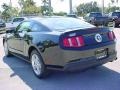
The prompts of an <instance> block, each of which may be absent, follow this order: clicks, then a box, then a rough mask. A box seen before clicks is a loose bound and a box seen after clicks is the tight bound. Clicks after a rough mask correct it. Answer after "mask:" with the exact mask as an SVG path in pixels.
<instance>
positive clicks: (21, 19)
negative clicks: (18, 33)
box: [13, 18, 24, 22]
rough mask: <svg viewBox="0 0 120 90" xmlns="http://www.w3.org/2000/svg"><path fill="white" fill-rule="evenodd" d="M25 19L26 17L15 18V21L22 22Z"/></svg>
mask: <svg viewBox="0 0 120 90" xmlns="http://www.w3.org/2000/svg"><path fill="white" fill-rule="evenodd" d="M23 20H24V18H15V19H14V20H13V22H22V21H23Z"/></svg>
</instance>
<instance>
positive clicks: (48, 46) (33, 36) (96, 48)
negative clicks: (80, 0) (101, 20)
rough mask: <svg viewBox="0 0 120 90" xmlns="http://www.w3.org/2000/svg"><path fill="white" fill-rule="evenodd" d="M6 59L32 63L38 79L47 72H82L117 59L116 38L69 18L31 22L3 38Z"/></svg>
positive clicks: (37, 19)
mask: <svg viewBox="0 0 120 90" xmlns="http://www.w3.org/2000/svg"><path fill="white" fill-rule="evenodd" d="M3 45H4V50H5V55H6V56H9V55H11V54H12V55H16V56H19V57H21V58H23V59H25V60H27V61H28V62H30V63H31V65H32V69H33V71H34V73H35V75H36V76H37V77H39V78H41V77H43V76H45V74H46V71H47V70H48V69H59V70H67V71H74V70H82V69H85V68H89V67H93V66H97V65H102V64H105V63H107V62H111V61H114V60H115V59H116V49H115V46H116V44H115V35H114V32H113V31H110V30H109V29H108V28H97V27H95V26H93V25H91V24H89V23H86V22H84V21H81V20H79V19H75V18H69V17H45V18H39V17H36V18H31V19H29V20H26V21H23V22H22V23H21V24H19V25H18V26H17V28H16V29H14V30H9V31H7V32H6V35H5V37H4V38H3Z"/></svg>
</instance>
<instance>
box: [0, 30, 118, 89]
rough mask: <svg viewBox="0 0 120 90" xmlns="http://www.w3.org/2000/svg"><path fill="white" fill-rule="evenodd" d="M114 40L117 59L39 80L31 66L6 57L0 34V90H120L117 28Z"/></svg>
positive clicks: (53, 74)
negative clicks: (115, 40) (86, 68)
mask: <svg viewBox="0 0 120 90" xmlns="http://www.w3.org/2000/svg"><path fill="white" fill-rule="evenodd" d="M114 32H115V35H116V38H117V51H118V59H117V60H116V61H114V62H109V63H107V64H105V65H103V66H99V67H97V68H93V69H89V70H86V71H83V72H79V71H78V72H74V73H66V72H62V71H52V72H51V75H49V76H48V77H47V78H45V79H38V78H36V77H35V75H34V74H33V72H32V69H31V65H30V64H28V63H27V62H25V61H23V60H21V59H19V58H17V57H14V56H12V57H9V58H8V57H5V56H4V51H3V45H2V36H3V35H0V90H120V29H115V30H114Z"/></svg>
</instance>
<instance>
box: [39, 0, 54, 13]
mask: <svg viewBox="0 0 120 90" xmlns="http://www.w3.org/2000/svg"><path fill="white" fill-rule="evenodd" d="M42 3H43V5H42V6H41V13H42V14H43V15H49V14H50V13H51V12H53V8H52V7H51V8H50V7H49V4H50V2H49V0H42ZM49 11H51V12H49Z"/></svg>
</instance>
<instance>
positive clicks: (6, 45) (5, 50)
mask: <svg viewBox="0 0 120 90" xmlns="http://www.w3.org/2000/svg"><path fill="white" fill-rule="evenodd" d="M3 46H4V52H5V56H6V57H9V56H11V54H10V52H9V49H8V44H7V42H6V41H5V42H4V43H3Z"/></svg>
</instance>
